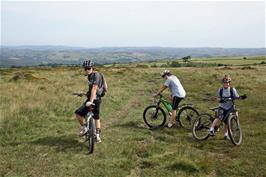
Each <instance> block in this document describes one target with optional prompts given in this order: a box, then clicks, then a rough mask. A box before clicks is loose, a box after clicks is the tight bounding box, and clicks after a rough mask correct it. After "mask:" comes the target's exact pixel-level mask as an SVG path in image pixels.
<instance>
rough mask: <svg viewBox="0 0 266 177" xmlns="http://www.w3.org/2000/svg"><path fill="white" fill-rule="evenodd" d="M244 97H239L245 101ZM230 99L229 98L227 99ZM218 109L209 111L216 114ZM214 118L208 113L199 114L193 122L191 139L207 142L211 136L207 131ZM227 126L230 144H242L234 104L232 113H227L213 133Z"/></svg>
mask: <svg viewBox="0 0 266 177" xmlns="http://www.w3.org/2000/svg"><path fill="white" fill-rule="evenodd" d="M245 98H246V95H243V96H240V99H245ZM228 99H230V98H228ZM218 108H219V107H214V108H210V110H212V111H214V112H216V111H217V110H218ZM214 119H215V118H214V116H212V115H211V114H208V113H203V114H200V115H199V116H198V117H197V119H196V120H195V121H194V123H193V126H192V135H193V138H194V139H196V140H199V141H202V140H207V139H208V138H209V137H210V136H211V135H210V134H209V132H208V130H209V129H210V127H211V125H212V122H213V121H214ZM223 124H227V126H228V135H229V138H230V140H231V142H232V143H233V144H234V145H236V146H238V145H240V144H241V143H242V140H243V135H242V130H241V127H240V123H239V117H238V110H237V109H236V106H235V104H234V105H233V109H232V111H230V112H228V114H227V115H226V116H225V118H224V120H223V121H221V123H220V124H219V125H218V126H215V128H214V131H215V132H217V131H218V130H219V128H220V126H223Z"/></svg>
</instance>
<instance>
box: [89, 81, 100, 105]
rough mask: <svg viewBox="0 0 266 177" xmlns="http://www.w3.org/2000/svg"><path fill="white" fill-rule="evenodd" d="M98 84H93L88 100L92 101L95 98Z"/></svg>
mask: <svg viewBox="0 0 266 177" xmlns="http://www.w3.org/2000/svg"><path fill="white" fill-rule="evenodd" d="M97 88H98V86H97V85H93V86H92V89H91V97H90V102H92V103H93V101H94V100H95V99H96V91H97Z"/></svg>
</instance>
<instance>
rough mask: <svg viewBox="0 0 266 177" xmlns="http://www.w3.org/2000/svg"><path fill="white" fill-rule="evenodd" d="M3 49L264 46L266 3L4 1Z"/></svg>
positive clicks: (2, 2) (2, 15) (2, 23)
mask: <svg viewBox="0 0 266 177" xmlns="http://www.w3.org/2000/svg"><path fill="white" fill-rule="evenodd" d="M1 17H2V18H1V44H2V45H67V46H80V47H106V46H109V47H110V46H162V47H226V48H232V47H233V48H257V47H259V48H260V47H265V2H263V1H260V2H258V1H257V2H256V1H255V2H240V1H237V2H221V1H216V2H210V1H203V2H200V1H197V2H196V1H189V2H182V1H176V2H173V1H170V2H163V1H161V2H143V1H142V2H141V1H137V2H130V1H126V2H110V1H108V2H92V1H89V2H85V1H80V2H74V1H73V2H71V1H60V2H52V1H46V2H45V1H44V2H32V1H31V2H30V1H28V2H27V1H26V2H18V1H17V2H16V1H1Z"/></svg>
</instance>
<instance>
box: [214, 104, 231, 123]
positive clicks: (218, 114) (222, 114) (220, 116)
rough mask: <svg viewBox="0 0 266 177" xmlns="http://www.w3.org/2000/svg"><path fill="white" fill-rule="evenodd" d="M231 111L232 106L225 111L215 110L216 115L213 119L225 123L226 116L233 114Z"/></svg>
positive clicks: (221, 109)
mask: <svg viewBox="0 0 266 177" xmlns="http://www.w3.org/2000/svg"><path fill="white" fill-rule="evenodd" d="M233 111H234V108H233V106H232V107H231V108H230V109H228V110H225V109H223V108H221V107H219V108H218V109H217V110H216V112H215V113H216V115H215V117H216V118H218V119H220V120H221V121H226V120H227V118H228V116H229V114H230V113H231V112H233Z"/></svg>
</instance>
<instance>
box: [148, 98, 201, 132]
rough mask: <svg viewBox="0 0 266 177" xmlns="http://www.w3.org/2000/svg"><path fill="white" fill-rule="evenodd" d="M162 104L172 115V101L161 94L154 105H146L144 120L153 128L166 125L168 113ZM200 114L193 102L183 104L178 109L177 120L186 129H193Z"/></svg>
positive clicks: (155, 99)
mask: <svg viewBox="0 0 266 177" xmlns="http://www.w3.org/2000/svg"><path fill="white" fill-rule="evenodd" d="M161 105H162V107H164V108H165V110H166V112H167V113H168V114H169V115H170V116H171V115H172V103H171V102H170V101H168V100H167V99H166V98H164V97H163V96H162V95H161V94H159V99H157V98H154V105H151V106H148V107H146V108H145V110H144V112H143V119H144V122H145V124H146V125H147V126H148V127H149V128H151V129H156V128H160V127H163V126H164V125H165V122H166V113H165V110H164V109H163V108H162V107H161ZM198 115H199V112H198V111H197V110H196V108H195V107H194V106H193V104H181V105H179V106H178V109H177V116H176V122H177V123H179V124H180V126H181V127H183V128H185V129H191V126H192V124H193V121H194V120H195V118H196V117H197V116H198Z"/></svg>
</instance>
